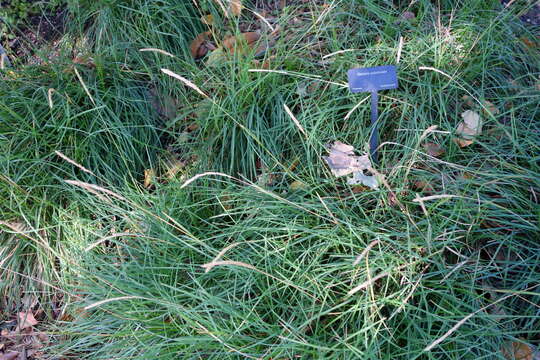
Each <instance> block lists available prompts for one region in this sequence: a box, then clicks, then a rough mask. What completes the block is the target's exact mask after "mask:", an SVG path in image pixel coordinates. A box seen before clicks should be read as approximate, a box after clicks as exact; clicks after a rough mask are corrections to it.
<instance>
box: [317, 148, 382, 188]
mask: <svg viewBox="0 0 540 360" xmlns="http://www.w3.org/2000/svg"><path fill="white" fill-rule="evenodd" d="M326 148H327V150H328V152H329V155H328V156H323V159H324V160H325V161H326V163H327V164H328V167H329V168H330V170H331V171H332V174H334V176H335V177H342V176H346V175H351V174H352V177H349V178H348V179H347V184H349V185H365V186H368V187H370V188H372V189H377V188H378V187H379V182H378V180H377V178H376V176H371V175H365V174H364V170H371V169H372V167H371V161H370V160H369V156H368V155H367V154H365V155H362V156H357V155H354V147H353V146H351V145H347V144H345V143H342V142H341V141H335V142H334V144H332V145H330V144H328V145H327V146H326Z"/></svg>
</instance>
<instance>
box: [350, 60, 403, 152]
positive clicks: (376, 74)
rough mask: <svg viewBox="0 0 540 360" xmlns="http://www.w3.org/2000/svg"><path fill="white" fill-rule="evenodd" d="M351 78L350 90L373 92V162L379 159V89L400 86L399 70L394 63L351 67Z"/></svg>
mask: <svg viewBox="0 0 540 360" xmlns="http://www.w3.org/2000/svg"><path fill="white" fill-rule="evenodd" d="M347 76H348V78H349V90H350V91H351V92H353V93H357V92H370V93H371V125H372V130H371V135H370V138H369V150H370V151H369V152H370V154H371V158H372V160H373V162H376V161H377V147H378V143H379V134H378V133H379V131H378V125H377V118H378V117H379V111H378V109H377V103H378V101H379V94H378V91H379V90H390V89H396V88H397V87H398V80H397V71H396V67H395V66H393V65H384V66H376V67H369V68H356V69H350V70H349V71H348V72H347Z"/></svg>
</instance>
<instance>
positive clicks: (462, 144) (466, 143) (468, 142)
mask: <svg viewBox="0 0 540 360" xmlns="http://www.w3.org/2000/svg"><path fill="white" fill-rule="evenodd" d="M452 140H453V141H454V143H456V145H457V146H459V147H461V148H464V147H467V146H469V145H471V144H472V143H473V142H474V141H472V140H465V139H462V138H453V139H452Z"/></svg>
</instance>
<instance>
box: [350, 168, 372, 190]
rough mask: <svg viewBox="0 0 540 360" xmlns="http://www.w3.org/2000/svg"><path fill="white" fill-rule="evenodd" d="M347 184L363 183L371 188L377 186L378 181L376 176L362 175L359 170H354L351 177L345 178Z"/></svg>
mask: <svg viewBox="0 0 540 360" xmlns="http://www.w3.org/2000/svg"><path fill="white" fill-rule="evenodd" d="M347 184H349V185H365V186H368V187H370V188H372V189H377V188H378V187H379V182H378V181H377V177H376V176H369V175H364V174H363V173H362V172H361V171H358V172H354V173H353V177H352V178H348V179H347Z"/></svg>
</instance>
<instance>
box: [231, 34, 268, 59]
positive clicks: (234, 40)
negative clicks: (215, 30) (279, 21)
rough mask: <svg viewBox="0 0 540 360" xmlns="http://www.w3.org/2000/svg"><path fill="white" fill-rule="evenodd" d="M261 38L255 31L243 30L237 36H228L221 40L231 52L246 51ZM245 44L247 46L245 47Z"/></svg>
mask: <svg viewBox="0 0 540 360" xmlns="http://www.w3.org/2000/svg"><path fill="white" fill-rule="evenodd" d="M260 38H261V35H260V34H259V33H257V32H254V31H252V32H245V33H242V34H240V35H238V36H229V37H227V38H226V39H225V40H224V41H223V47H224V48H225V49H227V50H229V52H230V53H231V54H234V53H240V54H242V53H245V52H246V51H248V50H250V49H253V48H255V44H256V43H257V41H258V40H259V39H260ZM246 45H247V47H246Z"/></svg>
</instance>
